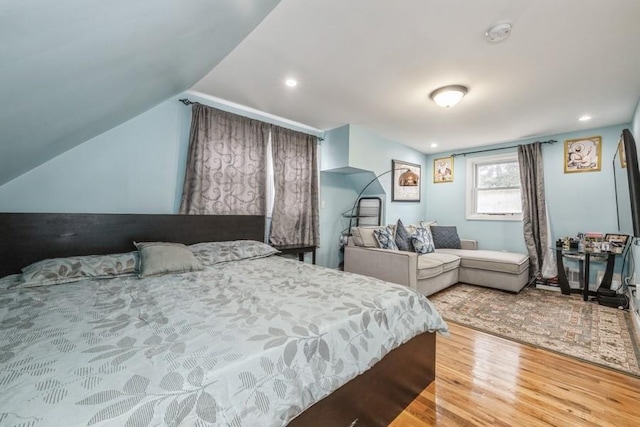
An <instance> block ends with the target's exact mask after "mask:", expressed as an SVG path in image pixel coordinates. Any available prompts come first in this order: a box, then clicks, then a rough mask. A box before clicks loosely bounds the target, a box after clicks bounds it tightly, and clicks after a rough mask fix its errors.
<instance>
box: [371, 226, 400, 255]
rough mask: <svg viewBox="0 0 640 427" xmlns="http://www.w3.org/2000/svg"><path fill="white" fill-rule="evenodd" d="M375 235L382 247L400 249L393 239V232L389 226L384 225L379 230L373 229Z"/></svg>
mask: <svg viewBox="0 0 640 427" xmlns="http://www.w3.org/2000/svg"><path fill="white" fill-rule="evenodd" d="M373 236H374V237H375V238H376V241H377V242H378V246H380V248H381V249H389V250H392V251H397V250H398V245H396V242H395V240H394V239H393V233H392V232H391V230H389V228H387V227H384V228H381V229H379V230H373Z"/></svg>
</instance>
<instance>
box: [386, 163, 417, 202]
mask: <svg viewBox="0 0 640 427" xmlns="http://www.w3.org/2000/svg"><path fill="white" fill-rule="evenodd" d="M421 170H422V167H421V166H420V165H417V164H415V163H409V162H403V161H401V160H391V171H392V172H393V183H392V184H393V185H392V186H391V201H392V202H419V201H420V179H421V173H422V172H421Z"/></svg>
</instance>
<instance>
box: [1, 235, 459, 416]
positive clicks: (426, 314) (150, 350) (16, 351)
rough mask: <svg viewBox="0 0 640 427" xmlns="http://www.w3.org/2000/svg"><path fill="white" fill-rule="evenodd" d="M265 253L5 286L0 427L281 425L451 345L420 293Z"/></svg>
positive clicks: (202, 255)
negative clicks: (423, 346) (404, 351)
mask: <svg viewBox="0 0 640 427" xmlns="http://www.w3.org/2000/svg"><path fill="white" fill-rule="evenodd" d="M258 245H262V244H258V243H257V242H223V243H218V244H208V246H206V245H205V246H200V247H199V248H200V249H199V250H198V245H195V246H196V247H195V248H192V251H193V252H194V253H195V254H196V256H197V257H198V258H199V259H200V260H201V261H202V264H203V265H204V267H203V269H202V270H200V271H193V272H187V273H181V274H162V275H157V276H151V277H145V278H139V277H137V276H135V275H131V274H125V273H126V272H125V273H122V271H121V270H123V268H122V265H123V264H122V262H121V263H120V264H117V266H116V268H115V270H118V267H119V268H120V270H118V271H116V272H115V273H114V274H112V275H111V276H112V277H110V278H87V279H83V280H80V281H74V282H70V283H56V282H55V280H54V283H47V284H46V285H42V286H29V287H25V286H20V280H21V279H20V277H8V278H5V279H0V282H1V283H2V284H1V285H0V425H8V426H11V425H21V426H53V425H67V426H70V425H96V426H103V425H114V426H146V425H168V426H173V425H197V426H205V425H224V426H227V425H228V426H238V427H239V426H258V425H259V426H281V425H286V424H287V422H289V421H290V420H292V419H293V418H295V417H296V415H298V414H299V413H301V412H302V411H304V410H305V409H306V408H308V407H310V406H311V405H313V404H314V403H315V402H317V401H319V400H321V399H322V398H323V397H325V396H327V395H328V394H330V393H331V392H332V391H334V390H336V389H337V388H338V387H340V386H341V385H342V384H344V383H346V382H347V381H349V380H351V379H352V378H354V377H356V376H357V375H359V374H360V373H362V372H364V371H366V370H367V369H369V368H370V367H371V366H372V365H374V364H375V363H376V362H377V361H378V360H380V359H381V358H382V357H383V356H384V355H385V354H386V353H388V352H389V351H391V350H392V349H394V348H396V347H398V346H400V345H401V344H403V343H404V342H406V341H408V340H409V339H411V338H412V337H414V336H415V335H417V334H420V333H422V332H425V331H430V332H433V331H438V332H441V333H446V332H447V326H446V324H445V322H444V321H443V320H442V318H441V317H440V315H439V314H438V313H437V311H436V309H435V308H434V306H433V305H432V304H431V303H430V302H429V301H428V300H427V298H425V297H424V296H422V295H420V294H418V293H416V292H413V291H412V290H411V289H408V288H406V287H404V286H400V285H394V284H390V283H387V282H383V281H380V280H377V279H373V278H368V277H364V276H360V275H355V274H348V273H343V272H339V271H335V270H330V269H326V268H322V267H317V266H313V265H310V264H305V263H301V262H298V261H294V260H290V259H286V258H283V257H280V256H273V255H271V253H270V252H269V251H268V250H267V252H262V253H261V252H260V251H261V249H256V248H262V246H258ZM264 246H266V245H264ZM267 255H268V256H267ZM121 261H122V260H121ZM125 264H126V262H125ZM56 268H58V270H57V272H58V273H65V274H67V273H68V272H69V271H70V269H73V268H76V269H77V268H79V267H78V265H77V263H75V264H74V263H73V262H71V263H70V264H69V265H67V266H64V268H62V267H56ZM112 270H113V268H112ZM124 270H126V268H125V269H124ZM110 271H111V270H110ZM40 273H41V272H40ZM119 273H122V274H119ZM56 274H57V273H56ZM22 280H24V278H22Z"/></svg>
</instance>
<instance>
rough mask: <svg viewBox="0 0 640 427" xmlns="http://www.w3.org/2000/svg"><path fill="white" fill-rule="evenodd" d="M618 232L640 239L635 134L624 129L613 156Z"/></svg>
mask: <svg viewBox="0 0 640 427" xmlns="http://www.w3.org/2000/svg"><path fill="white" fill-rule="evenodd" d="M613 179H614V185H615V193H616V210H617V214H618V231H619V232H620V233H624V234H629V235H632V236H634V237H640V169H638V151H637V149H636V142H635V140H634V139H633V134H632V133H631V131H629V129H624V130H623V131H622V135H621V136H620V142H618V149H617V150H616V154H615V155H614V156H613Z"/></svg>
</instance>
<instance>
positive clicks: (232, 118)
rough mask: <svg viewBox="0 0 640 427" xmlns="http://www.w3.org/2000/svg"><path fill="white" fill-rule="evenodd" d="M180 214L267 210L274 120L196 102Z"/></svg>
mask: <svg viewBox="0 0 640 427" xmlns="http://www.w3.org/2000/svg"><path fill="white" fill-rule="evenodd" d="M192 108H193V109H192V119H191V134H190V136H189V157H188V159H187V171H186V175H185V180H184V188H183V191H182V201H181V203H180V213H181V214H217V215H264V214H265V206H266V198H265V183H266V168H265V164H266V162H265V158H266V150H267V143H268V138H269V126H270V125H269V124H267V123H263V122H260V121H257V120H252V119H249V118H246V117H242V116H239V115H237V114H232V113H228V112H226V111H222V110H218V109H216V108H212V107H208V106H206V105H202V104H199V103H194V104H193V106H192Z"/></svg>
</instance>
